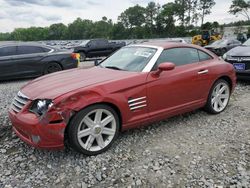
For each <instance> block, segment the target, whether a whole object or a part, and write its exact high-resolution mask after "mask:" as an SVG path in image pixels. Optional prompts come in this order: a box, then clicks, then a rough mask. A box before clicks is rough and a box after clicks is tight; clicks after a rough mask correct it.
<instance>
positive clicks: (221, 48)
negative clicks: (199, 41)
mask: <svg viewBox="0 0 250 188" xmlns="http://www.w3.org/2000/svg"><path fill="white" fill-rule="evenodd" d="M240 45H241V42H240V41H238V40H236V39H221V40H217V41H215V42H213V43H212V44H210V45H207V46H205V47H204V48H206V49H208V50H210V51H212V52H214V53H215V54H216V55H218V56H223V55H224V54H225V53H226V52H227V51H228V50H231V49H232V48H235V47H237V46H240Z"/></svg>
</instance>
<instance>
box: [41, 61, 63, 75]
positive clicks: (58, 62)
mask: <svg viewBox="0 0 250 188" xmlns="http://www.w3.org/2000/svg"><path fill="white" fill-rule="evenodd" d="M50 63H57V64H58V65H60V67H61V68H62V70H64V67H63V65H62V63H61V62H60V61H55V60H53V61H48V62H47V63H46V65H45V66H44V70H43V72H45V71H46V69H47V67H48V65H49V64H50Z"/></svg>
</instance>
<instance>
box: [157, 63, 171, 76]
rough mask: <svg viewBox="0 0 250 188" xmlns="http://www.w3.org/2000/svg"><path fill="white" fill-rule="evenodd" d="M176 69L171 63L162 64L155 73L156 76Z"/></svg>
mask: <svg viewBox="0 0 250 188" xmlns="http://www.w3.org/2000/svg"><path fill="white" fill-rule="evenodd" d="M173 69H175V64H174V63H171V62H166V63H161V64H160V65H159V66H158V70H157V71H156V72H155V73H154V74H155V75H160V74H161V72H163V71H170V70H173Z"/></svg>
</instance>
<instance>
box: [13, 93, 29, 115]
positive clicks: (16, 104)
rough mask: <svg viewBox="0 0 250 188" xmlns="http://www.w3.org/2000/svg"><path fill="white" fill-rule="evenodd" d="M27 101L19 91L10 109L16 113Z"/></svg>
mask: <svg viewBox="0 0 250 188" xmlns="http://www.w3.org/2000/svg"><path fill="white" fill-rule="evenodd" d="M28 101H29V98H28V97H27V96H25V95H24V94H22V93H21V92H20V91H19V92H18V93H17V96H16V97H15V98H14V100H13V102H12V106H11V109H12V110H13V111H14V112H16V113H18V112H20V111H21V110H22V109H23V107H24V106H25V105H26V104H27V103H28Z"/></svg>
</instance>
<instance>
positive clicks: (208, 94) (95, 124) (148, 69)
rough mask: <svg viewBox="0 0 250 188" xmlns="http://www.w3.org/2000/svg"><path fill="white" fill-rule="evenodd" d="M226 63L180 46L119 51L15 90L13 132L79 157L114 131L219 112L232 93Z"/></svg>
mask: <svg viewBox="0 0 250 188" xmlns="http://www.w3.org/2000/svg"><path fill="white" fill-rule="evenodd" d="M235 83H236V76H235V71H234V68H233V66H232V65H231V64H229V63H226V62H224V61H223V60H221V59H220V58H218V57H217V56H215V55H214V54H212V53H210V52H209V51H208V50H205V49H203V48H200V47H198V46H193V45H188V44H183V43H179V44H178V43H147V44H141V45H131V46H127V47H123V48H121V49H120V50H119V51H117V52H116V53H114V54H113V55H112V56H110V57H109V58H107V59H105V60H104V61H102V62H101V63H100V64H99V65H97V66H95V67H93V68H90V69H80V68H79V69H74V70H68V71H63V72H59V73H54V74H51V75H47V76H43V77H41V78H38V79H35V80H34V81H31V82H30V83H28V84H27V85H25V86H24V87H23V88H22V89H21V91H19V92H18V94H17V96H16V97H15V99H14V102H13V104H12V107H11V109H10V111H9V117H10V119H11V122H12V124H13V130H14V131H15V133H16V134H17V135H18V136H19V137H20V138H21V139H22V140H23V141H25V142H26V143H28V144H30V145H32V146H34V147H38V148H47V149H48V148H51V149H52V148H54V149H55V148H56V149H58V148H63V147H64V141H65V140H68V141H69V143H70V145H71V146H72V147H73V148H74V149H75V150H77V151H79V152H81V153H84V154H86V155H96V154H99V153H101V152H103V151H105V150H107V149H108V148H109V147H110V145H111V144H112V143H113V142H114V140H115V139H116V138H117V135H118V133H119V132H120V131H122V130H126V129H130V128H135V127H138V126H140V125H142V124H149V123H152V122H155V121H159V120H162V119H165V118H168V117H170V116H174V115H178V114H182V113H185V112H189V111H192V110H195V109H198V108H203V107H204V109H206V110H207V111H208V112H210V113H212V114H217V113H220V112H222V111H223V110H224V109H225V108H226V106H227V104H228V102H229V99H230V95H231V93H232V91H233V90H234V87H235Z"/></svg>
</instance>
